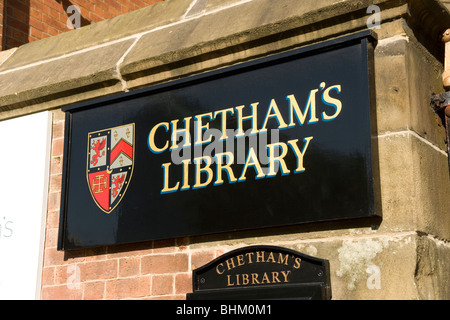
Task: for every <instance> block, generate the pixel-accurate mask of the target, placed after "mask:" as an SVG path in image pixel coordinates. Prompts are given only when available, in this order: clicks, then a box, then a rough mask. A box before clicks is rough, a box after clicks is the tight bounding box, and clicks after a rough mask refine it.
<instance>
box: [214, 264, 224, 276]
mask: <svg viewBox="0 0 450 320" xmlns="http://www.w3.org/2000/svg"><path fill="white" fill-rule="evenodd" d="M219 267H222V268H223V263H219V264H218V265H217V267H216V272H217V274H223V273H224V272H225V269H222V272H220V271H219Z"/></svg>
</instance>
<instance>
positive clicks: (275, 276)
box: [272, 271, 281, 283]
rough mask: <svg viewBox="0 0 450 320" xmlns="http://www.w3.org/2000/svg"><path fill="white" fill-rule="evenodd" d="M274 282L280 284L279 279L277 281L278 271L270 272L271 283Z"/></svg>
mask: <svg viewBox="0 0 450 320" xmlns="http://www.w3.org/2000/svg"><path fill="white" fill-rule="evenodd" d="M275 282H281V281H280V279H278V271H272V283H275Z"/></svg>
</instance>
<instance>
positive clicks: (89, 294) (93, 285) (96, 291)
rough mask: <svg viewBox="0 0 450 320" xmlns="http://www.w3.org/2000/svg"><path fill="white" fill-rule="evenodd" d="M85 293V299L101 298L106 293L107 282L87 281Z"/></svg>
mask: <svg viewBox="0 0 450 320" xmlns="http://www.w3.org/2000/svg"><path fill="white" fill-rule="evenodd" d="M83 293H84V294H83V299H84V300H101V299H103V298H104V295H105V283H104V282H103V281H95V282H88V283H85V284H84V291H83Z"/></svg>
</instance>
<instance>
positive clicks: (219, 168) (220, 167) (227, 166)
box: [214, 152, 237, 186]
mask: <svg viewBox="0 0 450 320" xmlns="http://www.w3.org/2000/svg"><path fill="white" fill-rule="evenodd" d="M223 156H226V157H227V158H228V159H229V161H228V163H226V164H225V165H224V164H223V163H222V160H223ZM215 157H216V158H217V170H216V171H217V178H216V182H214V185H215V186H217V185H220V184H223V179H222V170H225V171H226V172H227V174H228V182H229V183H233V182H236V180H237V179H236V178H235V176H234V173H233V169H231V168H230V165H232V164H233V162H234V155H233V153H232V152H224V153H216V155H215Z"/></svg>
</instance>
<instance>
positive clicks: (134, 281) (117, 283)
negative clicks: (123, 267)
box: [105, 277, 150, 299]
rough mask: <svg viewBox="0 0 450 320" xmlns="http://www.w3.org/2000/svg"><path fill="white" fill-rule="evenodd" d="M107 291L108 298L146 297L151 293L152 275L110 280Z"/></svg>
mask: <svg viewBox="0 0 450 320" xmlns="http://www.w3.org/2000/svg"><path fill="white" fill-rule="evenodd" d="M105 291H106V297H105V298H106V299H124V298H139V297H145V296H148V295H150V277H139V278H125V279H116V280H110V281H107V282H106V289H105Z"/></svg>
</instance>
